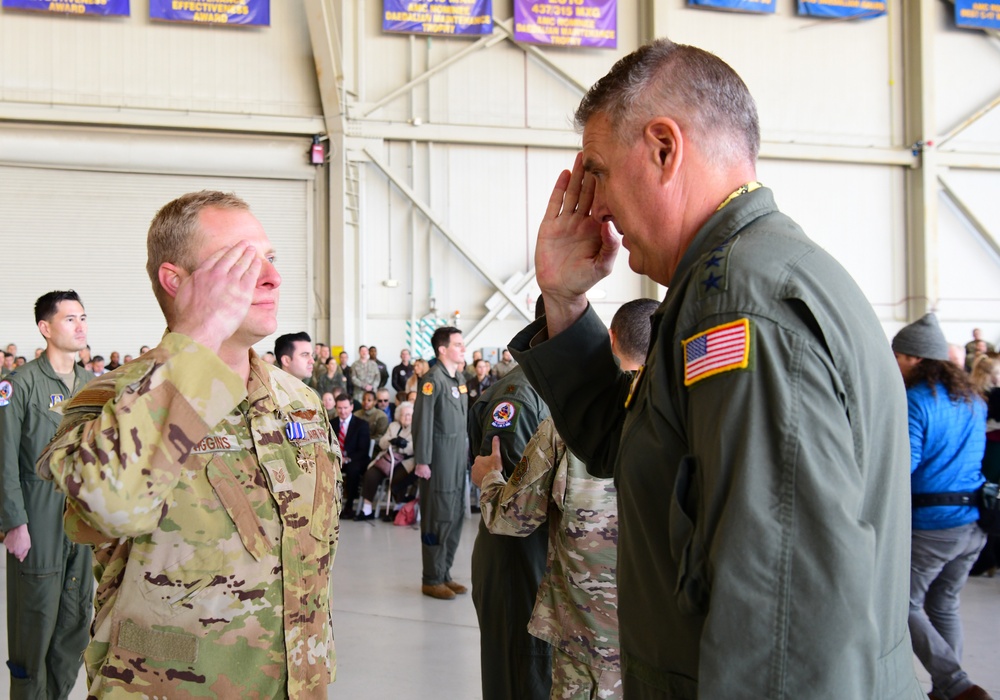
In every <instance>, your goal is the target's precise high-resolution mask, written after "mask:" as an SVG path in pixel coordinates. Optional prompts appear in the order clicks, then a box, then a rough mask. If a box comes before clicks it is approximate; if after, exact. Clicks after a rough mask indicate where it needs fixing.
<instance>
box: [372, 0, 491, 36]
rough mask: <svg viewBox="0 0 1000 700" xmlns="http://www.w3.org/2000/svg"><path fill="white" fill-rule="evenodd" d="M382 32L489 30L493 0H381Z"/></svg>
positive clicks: (443, 33)
mask: <svg viewBox="0 0 1000 700" xmlns="http://www.w3.org/2000/svg"><path fill="white" fill-rule="evenodd" d="M382 31H384V32H401V33H403V34H429V35H432V36H481V35H483V34H492V33H493V0H435V1H434V2H413V0H384V3H383V5H382Z"/></svg>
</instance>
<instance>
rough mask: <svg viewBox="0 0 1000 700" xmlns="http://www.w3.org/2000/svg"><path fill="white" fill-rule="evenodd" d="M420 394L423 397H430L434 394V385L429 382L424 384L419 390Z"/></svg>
mask: <svg viewBox="0 0 1000 700" xmlns="http://www.w3.org/2000/svg"><path fill="white" fill-rule="evenodd" d="M420 393H421V394H423V395H424V396H430V395H431V394H433V393H434V384H433V383H431V382H424V385H423V386H422V387H421V388H420Z"/></svg>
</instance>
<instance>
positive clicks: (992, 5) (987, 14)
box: [955, 0, 1000, 29]
mask: <svg viewBox="0 0 1000 700" xmlns="http://www.w3.org/2000/svg"><path fill="white" fill-rule="evenodd" d="M955 24H957V25H958V26H959V27H970V28H972V29H1000V2H982V1H981V0H955Z"/></svg>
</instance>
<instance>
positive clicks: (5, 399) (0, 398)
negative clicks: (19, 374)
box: [0, 379, 14, 406]
mask: <svg viewBox="0 0 1000 700" xmlns="http://www.w3.org/2000/svg"><path fill="white" fill-rule="evenodd" d="M13 395H14V385H13V384H11V383H10V382H8V381H7V380H6V379H5V380H3V381H2V382H0V406H6V405H7V404H9V403H10V397H11V396H13Z"/></svg>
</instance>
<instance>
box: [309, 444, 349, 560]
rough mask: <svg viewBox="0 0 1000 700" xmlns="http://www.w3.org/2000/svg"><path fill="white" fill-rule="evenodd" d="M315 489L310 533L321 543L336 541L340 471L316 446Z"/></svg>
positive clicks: (341, 497)
mask: <svg viewBox="0 0 1000 700" xmlns="http://www.w3.org/2000/svg"><path fill="white" fill-rule="evenodd" d="M315 450H316V454H315V458H316V487H315V492H314V493H313V512H312V522H311V525H310V530H309V531H310V533H311V534H312V536H313V537H315V538H316V539H317V540H320V541H321V542H329V543H331V544H332V543H333V542H336V541H337V536H338V534H339V529H340V511H341V508H342V507H343V498H344V495H343V491H342V488H341V482H342V479H343V477H342V476H341V474H340V469H338V468H337V465H336V464H335V463H334V462H333V460H331V459H330V455H329V454H328V453H327V451H326V450H325V449H323V448H322V447H321V446H318V445H317V446H316V448H315Z"/></svg>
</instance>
